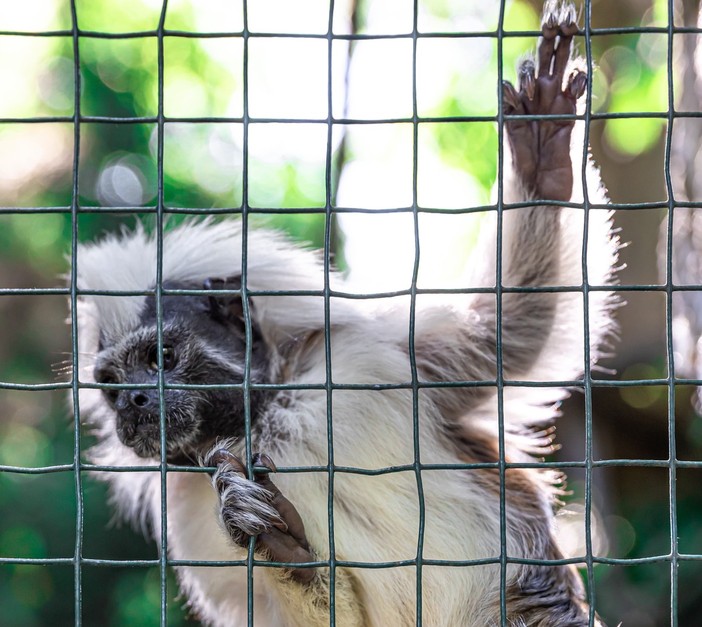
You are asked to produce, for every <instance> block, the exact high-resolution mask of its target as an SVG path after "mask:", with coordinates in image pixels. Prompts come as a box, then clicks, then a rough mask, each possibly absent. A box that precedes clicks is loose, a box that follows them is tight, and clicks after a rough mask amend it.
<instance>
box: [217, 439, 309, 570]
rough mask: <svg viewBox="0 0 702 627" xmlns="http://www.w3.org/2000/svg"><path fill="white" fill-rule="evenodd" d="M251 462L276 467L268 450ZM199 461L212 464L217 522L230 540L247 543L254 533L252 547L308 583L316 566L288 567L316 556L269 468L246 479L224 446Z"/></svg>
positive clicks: (292, 508) (298, 517) (296, 515)
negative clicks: (254, 541)
mask: <svg viewBox="0 0 702 627" xmlns="http://www.w3.org/2000/svg"><path fill="white" fill-rule="evenodd" d="M252 461H253V464H254V466H264V467H265V468H267V469H268V470H269V471H271V472H275V471H276V467H275V464H274V463H273V462H272V461H271V459H270V458H269V457H268V456H267V455H262V454H260V453H257V454H256V455H254V457H253V460H252ZM204 464H205V465H207V466H216V467H217V471H216V472H215V474H214V476H213V477H212V484H213V485H214V487H215V489H216V490H217V493H218V494H219V503H220V513H221V516H222V522H223V523H224V527H225V529H226V530H227V532H228V533H229V536H230V537H231V539H232V540H233V541H234V542H235V543H236V544H238V545H239V546H242V547H247V546H248V542H249V538H251V537H255V538H256V544H255V546H256V550H257V551H259V552H261V553H263V554H264V555H265V556H266V557H267V558H269V559H270V560H272V561H274V562H283V563H286V564H290V565H291V567H290V574H291V575H292V577H293V578H294V579H296V580H297V581H299V582H301V583H309V582H310V581H311V580H312V578H313V577H314V575H315V573H316V570H315V569H314V568H311V567H310V568H295V567H294V566H292V565H293V564H298V563H301V562H313V561H315V558H314V556H313V555H312V553H311V551H310V548H309V544H308V542H307V538H306V537H305V527H304V525H303V524H302V519H301V518H300V515H299V514H298V512H297V510H296V509H295V507H294V506H293V504H292V503H291V502H290V501H288V499H286V498H285V497H284V496H283V495H282V494H281V492H280V490H279V489H278V488H277V487H276V486H275V484H274V483H273V482H272V481H271V480H270V478H269V476H268V473H265V474H258V473H257V474H256V475H255V478H254V480H253V481H251V480H249V479H247V478H246V467H245V466H244V464H243V463H242V462H241V460H240V459H239V458H237V457H236V456H235V455H232V453H230V452H229V451H228V450H226V449H224V448H218V449H214V450H213V451H211V452H210V453H209V454H208V455H207V457H206V458H205V460H204ZM242 475H243V476H242Z"/></svg>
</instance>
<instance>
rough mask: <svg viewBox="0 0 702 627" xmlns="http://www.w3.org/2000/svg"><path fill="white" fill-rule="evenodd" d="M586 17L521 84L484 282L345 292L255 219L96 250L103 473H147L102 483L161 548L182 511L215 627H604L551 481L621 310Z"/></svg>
mask: <svg viewBox="0 0 702 627" xmlns="http://www.w3.org/2000/svg"><path fill="white" fill-rule="evenodd" d="M576 22H577V16H576V12H575V8H574V6H573V5H572V4H571V3H569V2H556V1H553V0H548V1H547V2H546V4H545V7H544V14H543V18H542V28H541V36H540V38H539V42H538V46H537V53H536V55H535V57H532V58H526V59H524V60H523V61H522V62H521V63H520V65H519V68H518V81H517V86H516V87H515V86H514V85H512V84H511V83H509V82H506V81H505V82H504V83H503V87H502V100H503V101H502V113H503V114H504V117H503V121H504V122H503V137H504V138H505V139H506V141H504V159H503V164H504V172H503V175H504V176H503V181H504V185H503V193H502V199H501V205H500V208H501V211H500V212H498V211H492V212H491V213H492V214H493V216H494V217H493V220H492V223H491V224H489V225H488V226H487V227H486V228H488V229H490V230H491V235H488V236H485V237H483V238H482V241H483V242H484V247H483V248H482V249H481V250H478V251H477V252H476V254H475V255H474V258H473V261H472V268H473V269H474V274H475V280H476V281H477V283H476V285H477V284H478V283H480V282H481V281H482V282H483V283H482V284H483V285H486V286H487V288H484V289H473V290H466V291H465V293H460V294H454V293H450V294H445V293H444V294H438V295H437V294H426V293H421V292H415V293H413V294H410V295H409V296H407V297H403V298H395V299H392V302H390V303H384V304H382V305H379V304H376V301H372V302H364V301H363V299H358V298H349V297H348V294H347V293H345V292H344V279H343V277H342V275H341V274H340V273H338V272H337V271H335V270H333V269H331V268H329V267H327V265H328V264H326V263H325V261H324V259H323V257H322V256H321V255H320V254H319V253H318V252H315V251H312V250H309V249H308V248H306V247H303V246H300V245H299V244H296V243H292V242H290V241H288V240H287V239H286V237H284V236H282V235H280V234H278V233H276V232H273V231H270V230H267V229H256V228H251V229H249V228H248V226H246V225H245V223H243V222H242V221H241V220H235V219H223V220H215V219H213V218H206V219H201V220H197V219H191V220H189V221H185V222H183V223H182V224H180V225H177V226H175V227H174V228H171V229H169V230H165V231H164V233H163V234H162V239H161V240H160V241H159V238H158V237H157V236H156V235H155V234H152V233H150V232H148V230H147V229H146V228H145V227H144V226H142V225H141V224H138V225H137V226H136V228H135V229H134V230H132V231H128V230H123V231H122V232H121V233H120V234H117V235H114V234H113V235H107V236H105V237H104V238H103V239H100V240H98V241H96V242H93V243H86V244H80V245H79V247H78V251H77V259H76V263H77V270H76V274H77V288H78V293H79V296H78V298H77V301H76V314H75V315H76V317H77V325H78V331H79V333H78V341H79V350H80V358H79V359H80V363H79V366H80V368H81V384H82V385H81V389H80V395H79V404H80V414H81V416H82V419H83V421H84V422H85V423H86V425H87V426H88V427H89V428H90V429H91V431H92V433H93V434H94V436H95V438H96V443H95V444H94V446H92V448H91V449H90V451H89V453H88V455H89V458H90V460H91V461H92V462H93V463H95V464H97V465H98V467H100V466H109V467H114V466H118V467H127V468H128V467H130V466H136V467H139V471H138V472H104V473H101V474H102V475H104V478H105V479H106V481H108V483H109V486H110V489H111V499H112V501H113V504H114V506H115V507H116V509H117V511H118V512H119V515H120V516H121V517H123V518H124V519H126V520H129V521H132V522H133V523H134V524H135V525H137V526H139V527H141V528H143V530H144V531H145V533H147V534H151V535H152V536H153V537H154V538H156V539H158V538H161V537H162V536H161V534H162V529H161V525H162V523H163V522H164V521H163V520H162V518H161V511H162V503H161V498H162V494H163V495H164V498H165V500H166V502H165V504H164V506H165V513H166V525H167V528H166V530H165V545H166V548H167V551H168V558H169V559H171V560H174V561H175V562H176V566H175V568H176V573H177V576H178V580H179V585H180V588H181V590H182V592H183V595H184V598H185V599H186V601H187V604H188V606H189V608H190V610H191V611H192V613H193V614H194V615H195V616H196V617H197V618H198V619H199V620H201V621H202V623H203V624H206V625H214V626H222V627H224V626H236V625H244V624H248V622H247V621H248V618H247V617H248V616H249V615H250V613H251V612H253V624H254V625H257V626H264V627H277V626H285V627H301V626H306V627H317V626H322V625H329V624H336V625H338V626H340V627H361V626H368V627H376V626H387V625H393V626H395V625H397V626H405V625H415V624H418V623H420V622H421V624H423V625H428V626H432V625H435V626H447V625H451V626H454V625H455V626H459V625H460V626H466V627H479V626H480V627H484V626H485V625H497V624H501V622H502V621H503V620H504V621H505V622H506V624H508V625H513V626H534V627H536V626H539V627H557V626H558V627H562V626H564V625H569V626H584V625H588V624H590V616H591V614H592V615H593V616H595V613H594V610H590V608H589V607H588V603H587V599H586V595H585V592H584V589H583V585H582V582H581V580H580V578H579V575H578V574H577V571H576V570H575V569H574V567H573V566H571V565H569V562H568V560H563V559H562V558H563V556H562V553H561V552H560V549H559V547H558V541H557V538H556V537H555V536H554V532H553V529H552V527H553V520H554V507H555V503H556V501H557V498H558V490H559V487H558V486H559V484H558V481H559V478H558V477H556V476H554V474H553V473H551V472H549V471H548V470H544V469H543V468H539V467H538V465H534V464H533V462H534V461H537V460H539V459H542V458H543V457H544V456H545V455H547V454H548V453H550V452H551V451H552V450H553V447H554V442H553V437H554V436H553V428H552V424H553V421H554V418H555V416H556V415H557V413H558V402H559V401H560V400H561V399H563V398H564V397H565V396H566V395H567V394H568V390H567V389H566V386H565V385H564V383H563V382H564V381H565V382H567V381H575V382H577V381H578V380H579V379H580V378H581V377H582V376H583V372H584V371H587V370H588V369H589V368H591V367H593V366H594V365H595V364H596V362H597V360H598V359H600V358H601V357H602V356H603V354H605V351H606V350H608V346H609V343H610V341H611V338H612V337H613V334H614V332H615V326H616V325H615V321H614V310H615V308H616V307H617V306H618V304H617V302H616V298H615V296H614V294H613V290H609V289H606V288H607V287H608V286H614V284H615V281H616V278H615V268H616V260H617V251H618V246H619V244H618V239H617V236H616V235H615V234H614V232H613V229H612V222H611V212H610V211H609V210H606V209H603V210H596V209H593V210H592V211H588V212H587V213H585V212H584V211H583V209H582V206H583V203H584V198H585V190H587V198H588V199H589V201H590V202H592V203H595V204H598V205H599V204H606V202H607V197H606V191H605V189H604V187H603V185H602V183H601V180H600V176H599V172H598V170H597V169H596V167H595V166H594V164H593V163H592V160H591V158H590V157H589V152H588V150H587V149H586V148H587V147H586V145H585V140H584V137H583V129H582V128H581V127H582V125H583V121H582V116H581V117H580V118H578V117H577V115H576V114H577V113H579V112H580V113H582V106H583V104H582V100H583V99H582V96H583V95H584V94H585V92H586V90H587V84H588V74H587V69H586V67H585V63H584V62H583V61H582V60H578V59H576V58H574V55H573V53H572V47H573V37H574V36H575V35H576V34H577V32H578V26H577V23H576ZM524 116H526V117H524ZM534 116H537V117H534ZM538 116H547V117H544V118H541V119H539V118H538ZM548 116H551V117H548ZM586 216H587V220H586V219H585V218H586ZM498 232H499V235H501V239H500V240H498ZM585 236H586V237H585ZM498 241H501V248H500V249H499V250H500V256H499V257H498V255H497V253H496V251H497V250H498V248H496V246H497V242H498ZM584 245H586V246H587V250H586V251H585V252H584V253H583V250H582V247H583V246H584ZM244 247H245V251H246V255H244ZM583 259H585V260H586V261H585V262H584V261H583ZM157 260H158V261H159V262H160V263H161V272H160V273H159V274H157V266H158V264H157ZM498 269H499V272H498ZM586 282H587V284H589V285H597V286H601V288H602V289H598V290H593V291H590V292H589V293H588V294H587V295H586V296H584V295H583V285H584V284H585V283H586ZM554 286H559V289H555V290H554V289H549V288H553V287H554ZM110 292H117V293H118V294H115V295H111V294H110ZM125 292H127V293H128V295H124V293H125ZM584 298H587V301H586V302H584ZM586 314H587V318H586ZM586 329H587V331H588V332H587V334H585V330H586ZM583 337H587V338H588V340H589V344H588V345H587V346H584V345H583V341H584V340H583ZM83 373H85V374H83ZM534 381H536V382H541V383H542V385H537V386H533V385H532V386H530V385H528V383H529V382H534ZM549 382H552V384H550V385H549ZM162 431H163V432H162ZM162 444H165V450H164V451H162V450H161V447H162ZM164 463H166V464H167V467H166V469H167V472H166V473H165V479H163V476H164V473H163V472H159V471H162V470H163V468H164V467H163V465H162V464H164ZM530 463H531V464H530ZM149 469H151V470H153V472H149V471H148V470H149ZM163 480H165V484H166V485H165V489H164V486H163V485H162V481H163ZM210 561H214V562H217V565H215V566H208V565H207V562H210ZM178 562H196V563H194V564H192V563H185V564H183V563H178ZM222 562H224V563H225V564H223V563H222ZM544 562H545V563H544ZM593 620H594V621H595V622H596V623H597V624H601V623H599V622H598V621H599V618H597V617H596V616H595V618H594V619H593Z"/></svg>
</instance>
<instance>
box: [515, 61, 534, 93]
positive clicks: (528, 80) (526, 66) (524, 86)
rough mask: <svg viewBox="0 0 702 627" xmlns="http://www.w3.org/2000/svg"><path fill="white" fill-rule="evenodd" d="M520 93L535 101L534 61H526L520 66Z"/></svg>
mask: <svg viewBox="0 0 702 627" xmlns="http://www.w3.org/2000/svg"><path fill="white" fill-rule="evenodd" d="M518 84H519V91H521V92H523V93H525V94H526V96H527V98H528V99H529V100H534V94H535V93H536V66H535V64H534V60H533V59H524V61H522V63H521V64H520V65H519V83H518Z"/></svg>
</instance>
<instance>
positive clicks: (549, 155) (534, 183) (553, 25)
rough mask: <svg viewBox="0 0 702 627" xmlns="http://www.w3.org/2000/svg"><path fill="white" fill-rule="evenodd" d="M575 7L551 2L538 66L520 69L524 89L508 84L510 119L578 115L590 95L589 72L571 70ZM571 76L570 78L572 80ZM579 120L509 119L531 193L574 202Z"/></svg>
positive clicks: (529, 62) (517, 163) (518, 165)
mask: <svg viewBox="0 0 702 627" xmlns="http://www.w3.org/2000/svg"><path fill="white" fill-rule="evenodd" d="M576 19H577V16H576V11H575V6H574V5H573V4H571V3H570V2H559V1H558V0H547V1H546V3H545V5H544V14H543V18H542V22H541V32H542V36H541V38H540V40H539V46H538V54H537V57H538V58H537V60H536V62H535V61H534V59H531V58H529V59H525V60H524V61H522V63H521V64H520V66H519V70H518V75H519V89H518V90H517V89H515V88H514V86H513V85H512V84H511V83H509V82H507V81H505V83H504V85H503V90H502V99H503V111H504V113H505V114H507V115H561V116H570V115H573V114H575V111H576V101H577V100H578V98H580V96H582V95H583V94H584V93H585V89H586V87H587V74H586V73H585V72H583V71H582V70H580V69H571V68H572V66H571V63H570V61H571V47H572V41H573V35H575V34H576V33H577V32H578V25H577V23H576ZM566 73H568V76H567V77H566ZM574 125H575V120H573V119H543V120H518V119H517V120H509V121H507V122H505V129H506V132H507V137H508V139H509V142H510V147H511V148H512V158H513V161H514V167H515V169H516V172H517V175H518V177H519V178H520V179H521V181H522V184H523V185H524V187H525V189H526V190H527V192H528V193H530V194H532V195H533V196H534V197H535V198H536V199H542V200H563V201H567V200H570V197H571V195H572V192H573V165H572V162H571V159H570V136H571V133H572V131H573V126H574Z"/></svg>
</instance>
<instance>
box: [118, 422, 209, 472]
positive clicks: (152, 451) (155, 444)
mask: <svg viewBox="0 0 702 627" xmlns="http://www.w3.org/2000/svg"><path fill="white" fill-rule="evenodd" d="M164 427H165V430H166V434H165V435H166V459H167V460H168V461H169V462H170V461H174V460H176V459H178V460H179V459H181V458H183V457H184V456H187V451H188V449H189V448H190V445H191V444H192V443H193V442H194V441H195V440H196V438H197V434H198V427H197V422H196V421H195V420H193V419H191V420H187V421H184V420H183V419H182V417H181V419H180V420H173V419H170V418H169V417H168V416H167V417H166V424H165V425H164ZM117 436H118V437H119V440H120V442H122V444H124V445H125V446H128V447H129V448H131V449H132V450H133V451H134V452H135V453H136V454H137V455H138V456H139V457H143V458H152V459H159V458H160V457H161V426H160V421H159V418H158V416H150V415H148V416H144V415H142V416H139V418H138V419H137V420H134V419H131V420H129V419H126V420H123V419H121V417H118V420H117Z"/></svg>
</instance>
